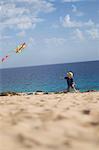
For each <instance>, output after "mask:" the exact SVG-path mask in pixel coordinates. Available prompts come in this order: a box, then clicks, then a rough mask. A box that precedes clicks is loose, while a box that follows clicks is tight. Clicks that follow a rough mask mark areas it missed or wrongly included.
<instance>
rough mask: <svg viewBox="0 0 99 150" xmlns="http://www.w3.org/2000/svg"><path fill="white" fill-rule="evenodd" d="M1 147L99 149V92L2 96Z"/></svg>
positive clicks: (12, 149)
mask: <svg viewBox="0 0 99 150" xmlns="http://www.w3.org/2000/svg"><path fill="white" fill-rule="evenodd" d="M0 150H99V92H86V93H62V94H42V93H41V94H38V95H27V94H21V95H19V96H18V95H14V96H1V97H0Z"/></svg>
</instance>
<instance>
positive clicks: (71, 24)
mask: <svg viewBox="0 0 99 150" xmlns="http://www.w3.org/2000/svg"><path fill="white" fill-rule="evenodd" d="M60 23H61V24H62V26H63V27H65V28H79V27H92V26H94V22H93V21H92V20H91V19H90V20H88V21H87V22H81V21H76V20H71V17H70V15H69V14H67V15H66V16H65V17H64V18H62V17H60Z"/></svg>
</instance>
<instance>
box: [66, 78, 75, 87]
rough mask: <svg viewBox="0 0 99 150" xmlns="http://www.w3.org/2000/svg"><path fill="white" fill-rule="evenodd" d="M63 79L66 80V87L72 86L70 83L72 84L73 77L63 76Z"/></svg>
mask: <svg viewBox="0 0 99 150" xmlns="http://www.w3.org/2000/svg"><path fill="white" fill-rule="evenodd" d="M65 79H66V80H67V84H68V87H72V85H73V84H74V82H73V78H68V77H65Z"/></svg>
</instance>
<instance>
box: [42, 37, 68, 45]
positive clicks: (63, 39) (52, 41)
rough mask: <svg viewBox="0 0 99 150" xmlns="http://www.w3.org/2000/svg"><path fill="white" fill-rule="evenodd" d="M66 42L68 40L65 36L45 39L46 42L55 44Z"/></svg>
mask: <svg viewBox="0 0 99 150" xmlns="http://www.w3.org/2000/svg"><path fill="white" fill-rule="evenodd" d="M65 42H66V39H65V38H57V37H52V38H47V39H45V43H46V44H48V45H54V46H59V45H63V44H64V43H65Z"/></svg>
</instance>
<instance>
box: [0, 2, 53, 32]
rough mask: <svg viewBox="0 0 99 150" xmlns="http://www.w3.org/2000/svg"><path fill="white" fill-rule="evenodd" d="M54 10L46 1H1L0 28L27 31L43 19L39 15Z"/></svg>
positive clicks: (51, 4)
mask: <svg viewBox="0 0 99 150" xmlns="http://www.w3.org/2000/svg"><path fill="white" fill-rule="evenodd" d="M54 10H55V7H54V5H53V3H51V2H48V1H47V0H15V1H13V0H5V1H3V0H1V1H0V27H1V28H2V29H5V28H18V29H20V30H23V29H24V30H27V29H29V28H35V27H36V25H37V24H38V23H40V22H42V21H44V19H42V18H40V17H39V14H41V13H51V12H53V11H54Z"/></svg>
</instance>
